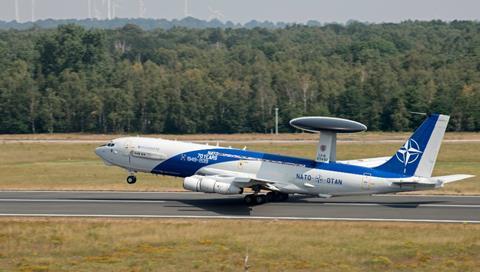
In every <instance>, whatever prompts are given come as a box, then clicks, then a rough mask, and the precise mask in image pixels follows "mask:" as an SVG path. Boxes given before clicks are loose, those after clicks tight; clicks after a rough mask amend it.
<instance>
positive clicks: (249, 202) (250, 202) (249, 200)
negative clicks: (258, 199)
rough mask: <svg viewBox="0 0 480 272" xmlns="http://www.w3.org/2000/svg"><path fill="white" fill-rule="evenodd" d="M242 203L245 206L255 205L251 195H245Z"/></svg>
mask: <svg viewBox="0 0 480 272" xmlns="http://www.w3.org/2000/svg"><path fill="white" fill-rule="evenodd" d="M243 201H244V202H245V204H247V205H253V204H255V203H254V202H255V198H254V196H253V195H246V196H245V197H244V198H243Z"/></svg>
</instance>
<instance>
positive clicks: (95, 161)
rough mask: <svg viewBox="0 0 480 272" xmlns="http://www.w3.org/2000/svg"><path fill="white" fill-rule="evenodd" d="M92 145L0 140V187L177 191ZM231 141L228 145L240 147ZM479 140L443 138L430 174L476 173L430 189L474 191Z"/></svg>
mask: <svg viewBox="0 0 480 272" xmlns="http://www.w3.org/2000/svg"><path fill="white" fill-rule="evenodd" d="M97 145H98V144H84V143H75V144H65V143H2V144H0V150H1V152H0V173H2V175H1V176H0V190H7V189H28V190H80V189H83V190H140V191H159V190H180V189H181V184H182V180H181V179H178V178H172V177H165V176H154V175H151V174H139V175H138V182H137V183H136V184H135V185H128V184H126V182H125V178H126V176H127V174H126V171H125V170H122V169H120V168H118V167H108V166H106V165H104V164H103V162H102V161H101V160H100V159H99V158H98V157H97V156H96V155H95V154H94V152H93V151H94V149H95V147H96V146H97ZM243 146H244V145H243V144H236V145H234V147H243ZM398 146H399V144H398V143H395V144H392V143H367V144H358V143H348V144H342V143H341V144H339V145H338V146H337V148H338V159H339V160H342V159H345V160H346V159H356V158H367V157H376V156H386V155H391V154H393V153H394V152H395V150H397V148H398ZM248 149H249V150H258V151H264V152H270V153H278V154H285V155H290V156H298V157H306V158H313V157H314V156H315V150H316V147H315V144H313V143H300V144H296V143H294V144H290V143H289V144H278V143H271V144H270V143H262V144H249V145H248ZM479 154H480V143H477V142H471V143H461V142H459V143H444V144H443V145H442V149H441V151H440V154H439V157H438V160H437V165H436V167H435V171H434V174H435V175H448V174H458V173H463V174H473V175H476V176H477V177H475V178H471V179H468V180H465V181H460V182H457V183H453V184H449V185H447V186H446V187H445V188H443V189H441V190H436V191H435V193H461V194H480V182H479V181H480V156H478V155H479Z"/></svg>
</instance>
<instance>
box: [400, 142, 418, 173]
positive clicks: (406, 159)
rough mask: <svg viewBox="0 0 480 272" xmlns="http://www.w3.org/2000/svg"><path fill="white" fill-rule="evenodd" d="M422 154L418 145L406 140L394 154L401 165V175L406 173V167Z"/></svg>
mask: <svg viewBox="0 0 480 272" xmlns="http://www.w3.org/2000/svg"><path fill="white" fill-rule="evenodd" d="M422 153H423V152H422V151H421V150H420V147H419V145H418V143H417V142H416V141H415V140H414V139H411V138H410V139H408V141H406V142H405V144H404V145H403V146H402V147H401V148H400V149H399V150H398V151H397V153H396V154H395V155H396V156H397V159H398V160H399V161H400V162H401V163H403V166H404V167H403V173H404V174H405V173H406V172H407V165H408V164H410V163H414V162H415V161H416V160H418V158H419V157H420V154H422Z"/></svg>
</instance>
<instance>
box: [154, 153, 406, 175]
mask: <svg viewBox="0 0 480 272" xmlns="http://www.w3.org/2000/svg"><path fill="white" fill-rule="evenodd" d="M238 160H255V161H263V162H271V163H275V164H283V165H293V166H298V167H304V168H309V169H319V170H326V171H336V172H342V173H348V174H356V175H364V174H368V175H371V176H374V177H382V178H402V177H406V176H405V175H401V174H396V173H391V172H387V171H381V170H377V169H372V168H367V167H361V166H356V165H348V164H341V163H335V162H330V163H322V162H316V161H314V160H309V159H304V158H296V157H289V156H283V155H276V154H269V153H261V152H254V151H248V150H240V149H229V148H214V149H204V150H194V151H189V152H185V153H181V154H178V155H175V156H173V157H171V158H169V159H167V160H165V161H163V162H161V163H160V164H158V165H157V166H156V167H155V168H154V169H153V170H152V173H154V174H165V175H172V176H179V177H188V176H191V175H194V174H195V173H196V172H197V171H198V170H199V169H201V168H203V167H205V166H209V165H213V164H218V163H223V162H229V161H238Z"/></svg>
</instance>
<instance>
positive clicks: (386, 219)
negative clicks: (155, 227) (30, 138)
mask: <svg viewBox="0 0 480 272" xmlns="http://www.w3.org/2000/svg"><path fill="white" fill-rule="evenodd" d="M0 216H8V217H92V218H102V217H103V218H164V219H234V220H235V219H251V220H306V221H371V222H414V223H463V224H465V223H469V224H480V220H449V219H406V218H354V217H271V216H233V215H232V216H224V215H219V216H215V215H205V216H202V215H185V216H183V215H148V214H145V215H143V214H142V215H140V214H40V213H39V214H32V213H0Z"/></svg>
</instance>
